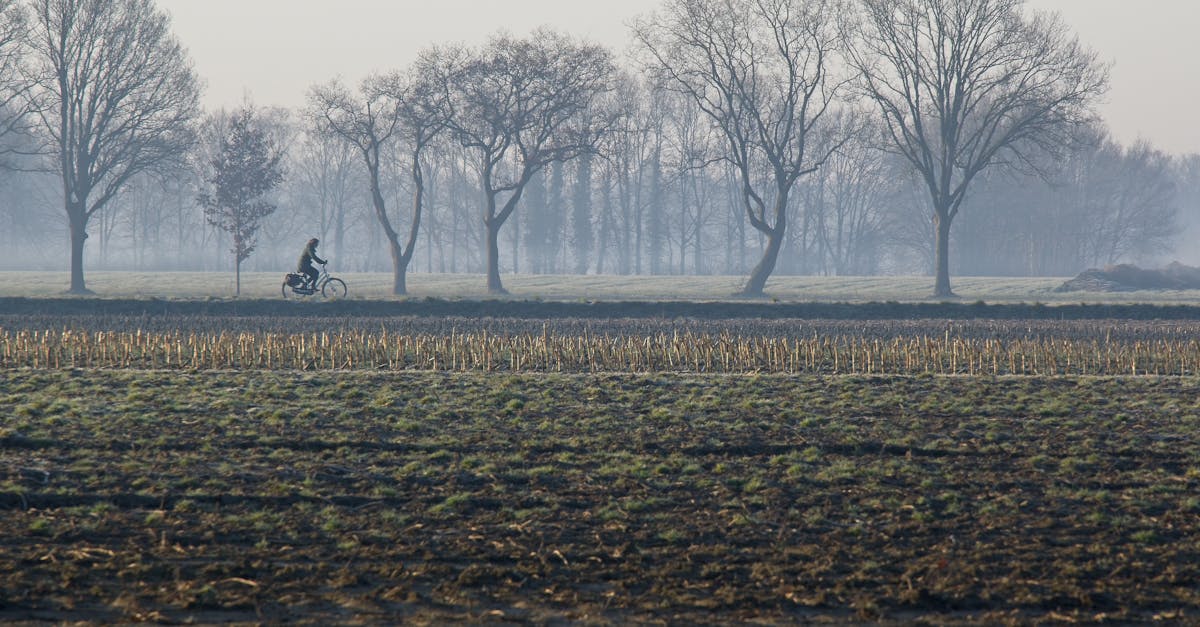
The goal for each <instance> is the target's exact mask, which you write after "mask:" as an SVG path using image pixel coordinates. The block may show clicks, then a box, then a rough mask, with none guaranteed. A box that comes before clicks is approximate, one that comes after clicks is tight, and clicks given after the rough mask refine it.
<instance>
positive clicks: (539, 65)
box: [440, 30, 615, 294]
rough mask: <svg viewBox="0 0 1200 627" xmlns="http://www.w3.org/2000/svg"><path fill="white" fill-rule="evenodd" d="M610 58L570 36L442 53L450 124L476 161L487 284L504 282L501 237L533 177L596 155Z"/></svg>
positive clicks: (536, 36) (499, 41)
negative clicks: (599, 107)
mask: <svg viewBox="0 0 1200 627" xmlns="http://www.w3.org/2000/svg"><path fill="white" fill-rule="evenodd" d="M611 56H612V55H611V54H610V53H609V52H608V51H607V50H605V49H604V48H602V47H600V46H597V45H593V44H587V43H578V42H576V41H574V40H572V39H571V38H570V37H568V36H566V35H562V34H559V33H555V32H552V31H548V30H539V31H535V32H534V33H533V34H532V35H531V36H530V37H529V38H527V39H515V38H513V37H510V36H508V35H499V36H497V37H495V38H493V39H492V40H491V41H490V42H489V43H488V44H487V45H486V46H485V47H484V48H482V49H480V50H473V51H471V50H461V49H459V50H450V49H448V50H444V51H443V53H442V61H441V68H442V74H441V76H442V80H441V82H440V83H441V85H442V87H443V89H444V90H445V93H446V95H447V102H448V103H449V107H450V108H449V114H448V116H447V120H448V124H449V126H450V128H451V129H452V130H453V133H454V136H455V137H456V139H457V140H458V141H459V142H460V143H461V145H462V146H463V147H465V148H467V149H469V150H471V151H472V152H473V153H474V155H475V157H476V158H477V159H478V162H477V163H478V173H479V180H480V184H481V187H482V189H483V196H484V202H483V205H484V206H483V223H484V226H485V227H486V235H487V243H486V246H487V286H488V291H489V292H491V293H493V294H503V293H505V290H504V286H503V284H502V283H501V281H500V251H499V243H498V240H499V233H500V227H502V226H503V225H504V223H505V221H507V220H508V218H509V217H510V216H511V215H512V214H513V212H514V211H516V209H517V207H518V205H519V203H520V200H521V194H522V192H523V191H524V189H525V186H526V185H527V184H528V183H529V181H530V179H532V178H533V176H534V175H535V174H536V173H538V172H539V171H541V170H542V169H543V168H545V167H546V166H548V165H550V164H552V163H554V162H560V161H567V160H570V159H573V158H575V157H577V156H579V155H582V154H590V153H594V152H595V151H596V146H597V143H598V141H599V139H600V137H601V136H602V135H603V133H604V132H605V131H606V130H607V129H608V128H609V126H610V125H611V123H612V119H613V118H612V117H611V116H604V115H594V114H593V115H589V113H594V112H595V108H596V107H597V105H598V103H599V101H600V96H601V95H603V94H604V93H606V92H607V91H608V90H609V89H610V83H611V82H612V79H613V77H614V75H615V69H614V67H613V63H612V59H611Z"/></svg>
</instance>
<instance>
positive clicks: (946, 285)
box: [933, 209, 954, 298]
mask: <svg viewBox="0 0 1200 627" xmlns="http://www.w3.org/2000/svg"><path fill="white" fill-rule="evenodd" d="M935 211H936V212H935V213H934V217H933V230H934V262H933V266H934V271H933V273H934V277H935V278H934V286H933V295H934V296H935V297H938V298H949V297H951V296H954V292H952V291H951V290H950V217H949V215H948V214H947V213H946V212H945V211H943V210H940V209H938V210H935Z"/></svg>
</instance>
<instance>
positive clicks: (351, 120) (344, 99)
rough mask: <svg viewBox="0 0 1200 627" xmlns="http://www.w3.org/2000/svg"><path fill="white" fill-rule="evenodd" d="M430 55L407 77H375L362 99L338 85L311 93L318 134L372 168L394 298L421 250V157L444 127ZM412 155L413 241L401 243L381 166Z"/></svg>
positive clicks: (405, 289) (404, 286)
mask: <svg viewBox="0 0 1200 627" xmlns="http://www.w3.org/2000/svg"><path fill="white" fill-rule="evenodd" d="M429 62H430V56H429V55H428V54H426V55H423V56H422V57H421V59H420V60H418V61H417V64H416V65H415V66H414V67H413V68H412V69H410V70H409V71H408V72H406V73H401V72H393V73H390V74H383V75H375V76H371V77H369V78H367V79H366V80H365V81H363V83H362V86H361V88H360V89H359V95H358V96H354V95H351V93H350V92H349V90H347V89H346V88H345V87H344V86H342V85H341V83H339V82H337V81H334V82H331V83H329V84H326V85H323V86H319V87H315V88H313V90H312V91H311V92H310V93H309V104H310V110H311V116H312V119H313V120H314V122H315V124H316V125H317V128H318V129H321V130H323V131H324V132H328V133H332V134H334V135H336V136H338V137H340V138H342V139H343V140H344V141H346V142H348V143H350V144H351V145H353V146H354V147H355V148H356V149H357V150H358V152H359V155H360V156H361V157H362V160H363V164H364V165H365V166H366V168H367V180H368V184H369V186H370V194H371V203H372V206H373V207H374V208H375V217H376V219H377V220H378V221H379V225H380V227H382V228H383V232H384V235H386V236H387V240H388V246H389V248H390V251H391V255H392V293H393V294H395V295H404V294H407V293H408V282H407V276H408V264H409V263H410V262H411V261H412V257H413V253H414V251H415V250H416V245H417V237H418V235H419V233H420V227H421V213H422V211H423V210H424V205H425V170H424V168H423V165H422V157H423V153H424V152H425V150H426V148H428V147H429V146H430V144H431V143H432V142H433V141H434V139H435V138H436V137H437V135H438V133H440V132H441V131H442V129H443V128H444V127H445V123H444V120H443V114H444V111H445V107H444V105H443V104H442V103H441V100H440V99H441V97H442V94H443V93H444V91H443V90H442V89H441V88H440V85H439V84H437V83H434V82H430V80H428V76H429V74H428V73H427V72H428V63H429ZM392 149H396V150H402V151H404V152H405V153H406V154H407V157H408V164H409V168H410V170H409V173H410V175H411V177H412V183H413V201H412V216H411V220H410V224H409V232H408V239H407V240H406V241H405V242H404V243H403V244H401V242H400V233H399V232H398V231H397V230H396V227H395V226H393V224H392V219H391V217H390V216H389V215H388V209H387V200H386V198H385V196H384V193H383V176H384V173H383V172H382V167H381V166H382V165H383V164H384V163H386V161H387V154H386V151H388V150H392Z"/></svg>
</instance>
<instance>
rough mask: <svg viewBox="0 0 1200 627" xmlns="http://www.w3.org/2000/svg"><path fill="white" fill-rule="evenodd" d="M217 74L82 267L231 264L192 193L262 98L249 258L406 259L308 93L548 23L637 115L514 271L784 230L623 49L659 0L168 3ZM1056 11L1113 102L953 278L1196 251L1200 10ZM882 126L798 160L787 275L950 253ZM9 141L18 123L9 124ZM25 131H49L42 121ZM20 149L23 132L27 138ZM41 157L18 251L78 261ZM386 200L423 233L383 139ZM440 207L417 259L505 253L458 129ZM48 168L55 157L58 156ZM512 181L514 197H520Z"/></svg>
mask: <svg viewBox="0 0 1200 627" xmlns="http://www.w3.org/2000/svg"><path fill="white" fill-rule="evenodd" d="M158 6H159V7H161V8H162V9H163V10H165V11H166V12H167V13H169V14H170V15H171V16H172V32H173V33H174V36H175V37H177V38H178V40H179V42H180V43H181V44H182V45H183V46H184V48H185V49H186V52H187V55H188V56H189V58H190V59H191V62H192V63H193V67H194V70H195V73H196V74H197V75H198V76H199V78H200V79H201V80H202V81H203V83H204V86H205V90H204V92H203V97H202V100H201V103H202V105H203V109H204V110H203V111H202V115H201V116H200V118H199V119H197V120H196V128H198V129H199V132H198V135H197V138H198V141H197V143H196V144H195V146H194V147H193V149H192V150H190V151H189V152H188V153H187V154H186V155H183V156H182V157H181V158H180V159H178V163H177V164H175V165H173V166H172V167H169V168H151V169H148V170H147V171H145V172H142V173H140V174H138V175H137V176H134V177H133V178H131V179H130V180H129V182H128V184H127V185H125V186H123V187H122V189H121V190H120V191H119V192H118V193H117V194H116V195H115V196H114V197H113V198H112V200H111V201H109V203H108V204H107V205H106V206H104V207H103V208H102V209H100V210H99V211H97V212H96V213H95V214H94V215H93V216H92V217H91V220H90V223H89V226H88V238H87V240H86V247H85V248H84V267H85V268H86V269H87V270H139V271H151V270H210V271H232V270H233V268H234V258H233V254H232V252H231V251H230V248H231V246H232V243H231V241H230V237H229V234H228V233H226V232H224V231H222V230H221V229H218V228H216V227H214V226H213V225H212V224H211V223H210V222H209V221H208V220H206V218H205V214H204V211H203V210H202V208H201V207H200V205H199V203H198V202H197V198H198V196H199V195H200V194H202V193H204V192H205V191H206V183H205V179H206V177H207V176H208V175H209V174H208V170H209V165H210V160H211V157H212V155H213V153H214V151H215V147H216V146H219V144H220V141H221V138H222V136H223V133H225V132H226V131H227V130H228V118H229V115H230V114H231V112H232V111H233V110H234V109H236V108H238V107H242V106H246V105H250V104H252V105H254V106H255V107H256V108H257V111H258V113H259V114H260V119H261V120H262V121H263V124H264V126H265V128H267V129H268V130H269V134H270V136H271V137H272V138H274V141H275V142H276V143H277V145H278V146H279V147H280V148H281V149H282V150H283V153H284V156H283V165H284V167H283V170H284V172H285V177H284V181H283V183H282V184H281V185H280V186H279V187H278V188H277V189H275V190H274V191H272V192H271V194H270V195H269V198H268V199H269V201H270V202H271V203H272V204H273V205H275V206H276V209H275V211H274V212H273V213H271V214H270V215H269V216H267V217H266V218H264V219H263V222H262V226H261V229H260V230H259V232H258V234H257V245H256V246H255V247H254V250H253V252H252V254H250V255H249V256H248V257H247V258H246V260H245V261H244V262H243V263H242V265H241V268H242V270H243V271H278V272H283V271H289V270H292V269H293V268H294V266H295V263H296V258H297V256H298V255H299V253H300V251H301V248H302V247H303V245H304V242H305V241H307V240H308V239H309V238H310V237H319V238H321V240H322V245H321V249H320V250H321V253H322V254H323V255H325V256H327V257H329V258H330V259H331V261H332V264H331V267H333V268H336V269H337V271H339V272H391V271H393V269H394V261H393V258H392V255H391V253H390V250H389V246H388V241H387V238H386V236H385V235H384V233H383V232H382V230H381V228H380V225H379V221H378V219H377V215H376V208H375V206H374V205H373V201H372V197H371V194H370V193H369V189H370V181H369V179H368V177H367V172H366V171H365V170H364V168H363V167H362V166H361V159H360V155H359V154H357V153H356V151H355V149H354V148H353V147H352V146H349V145H347V144H346V142H344V141H340V140H339V138H337V137H336V136H333V135H331V134H330V133H329V132H327V131H325V132H323V131H322V130H321V129H319V128H317V127H316V126H315V125H314V123H313V119H312V116H311V115H310V109H311V103H310V102H309V101H308V100H307V99H308V96H309V92H310V90H311V89H312V88H313V87H314V86H316V85H324V84H327V83H328V82H329V81H330V80H332V79H335V78H340V79H341V80H342V82H343V83H344V84H345V85H346V86H347V87H348V88H349V89H351V90H353V89H355V88H356V87H357V84H358V81H359V80H361V79H362V78H363V77H366V76H368V75H370V74H372V73H377V72H386V71H389V70H394V69H396V70H398V69H404V68H407V67H409V66H411V64H413V63H414V61H415V60H416V59H417V56H418V54H419V53H420V52H421V51H423V50H427V49H429V48H430V47H431V46H438V45H464V46H467V47H472V46H476V47H477V46H481V45H483V44H484V43H485V42H486V41H487V40H488V39H489V37H491V36H492V35H494V34H495V33H496V32H497V31H499V30H504V31H507V32H509V33H512V34H513V35H514V36H516V37H525V36H527V35H528V34H529V33H530V32H531V31H532V30H533V29H534V28H537V27H549V28H551V29H554V30H555V31H558V32H562V33H568V34H570V35H572V36H575V37H578V38H579V39H580V40H588V41H594V42H597V43H599V44H601V45H602V46H604V47H606V48H607V49H608V50H610V51H611V53H612V55H613V59H614V62H615V63H616V64H617V65H618V66H619V67H620V68H621V71H622V73H623V75H624V76H625V77H627V78H626V79H624V80H626V81H628V85H629V89H628V91H625V92H622V96H621V98H622V99H624V100H625V101H626V103H627V104H629V103H633V104H635V105H636V106H634V107H633V111H632V113H631V114H630V117H629V118H628V119H627V120H626V122H625V125H624V126H623V127H622V128H621V129H620V130H621V132H620V133H619V134H618V135H617V136H615V137H616V139H613V140H611V141H606V142H603V143H602V145H601V146H600V149H599V150H598V151H597V153H596V154H594V155H587V156H581V157H578V158H572V159H568V160H565V161H561V162H554V163H548V164H547V166H546V167H545V168H544V169H542V170H540V171H538V172H536V173H535V174H534V175H533V176H532V177H530V180H529V181H528V185H527V187H526V188H525V189H524V190H523V193H522V195H521V198H520V204H519V205H518V208H517V211H515V212H514V213H513V214H512V218H511V219H510V220H508V222H507V223H505V224H504V226H503V227H502V228H501V229H500V231H499V253H500V254H499V263H500V271H501V272H502V273H505V274H512V273H539V274H563V275H569V274H578V273H587V274H622V275H712V274H721V275H745V274H747V273H750V272H751V271H752V269H754V268H755V266H756V264H757V263H759V260H760V258H761V257H762V256H763V252H764V249H765V248H766V246H767V240H766V239H765V238H764V236H763V235H762V234H761V233H760V232H758V231H756V230H755V229H754V228H751V225H750V224H749V220H748V218H747V215H746V210H745V207H744V204H743V203H742V202H741V201H740V200H739V197H740V193H741V182H740V181H739V180H738V176H737V173H736V172H735V171H734V170H733V169H732V168H731V167H730V166H729V164H728V163H726V162H724V161H722V160H721V159H720V158H718V157H720V155H719V154H718V153H719V148H718V146H719V142H714V139H713V136H711V135H709V134H707V132H706V131H705V130H704V129H706V128H708V127H709V122H708V121H706V120H705V118H704V116H703V113H702V112H700V111H698V110H696V108H695V107H694V106H691V105H689V103H688V102H687V101H686V99H684V98H680V97H678V95H676V94H671V93H663V92H658V91H655V90H654V89H652V86H651V84H650V82H649V81H648V80H646V76H647V73H646V68H645V67H644V66H643V63H644V59H643V58H641V57H639V56H637V55H634V54H629V52H630V49H631V41H632V39H631V31H630V27H631V24H632V20H633V19H634V18H635V17H636V16H639V15H644V14H645V13H646V11H647V9H648V8H653V7H652V6H651V5H649V4H648V3H645V2H643V1H634V0H613V1H610V2H606V3H573V2H572V3H564V2H553V1H550V0H545V1H528V0H522V1H520V2H507V3H496V2H475V1H467V0H458V1H447V2H441V3H436V5H435V3H417V2H408V1H403V2H394V1H385V0H347V1H344V2H340V3H337V4H336V8H335V5H333V4H331V3H328V2H318V1H313V2H300V1H297V0H254V1H253V2H246V1H245V0H240V1H237V2H234V1H233V0H205V1H204V2H195V1H194V0H159V2H158ZM1028 6H1029V7H1030V8H1033V9H1047V10H1052V11H1059V12H1061V15H1062V18H1063V20H1064V22H1066V23H1067V24H1068V25H1069V26H1070V27H1071V28H1073V29H1075V30H1076V34H1078V36H1079V38H1080V40H1081V41H1082V42H1083V43H1084V44H1085V45H1087V46H1090V47H1091V48H1092V49H1093V50H1094V51H1095V52H1096V54H1097V57H1098V59H1099V60H1100V61H1101V62H1105V63H1111V73H1110V81H1109V89H1108V90H1107V92H1106V93H1105V94H1104V95H1103V97H1102V98H1101V99H1100V100H1099V101H1098V102H1097V103H1096V106H1095V110H1096V112H1097V113H1098V114H1099V118H1098V119H1097V120H1094V121H1093V122H1092V123H1091V124H1088V125H1086V126H1082V127H1080V128H1076V129H1073V130H1072V138H1073V139H1074V140H1078V141H1072V142H1071V145H1070V147H1069V149H1065V150H1062V151H1057V152H1056V153H1054V154H1051V153H1039V152H1036V151H1034V152H1033V153H1031V156H1030V157H1029V158H1028V160H1027V161H1026V162H1025V163H1022V164H1018V165H1020V166H1021V167H1009V168H1004V167H999V168H991V169H988V170H987V171H986V172H984V173H983V174H981V175H980V176H979V178H978V180H977V181H976V182H975V183H973V184H972V188H971V191H970V193H969V194H968V195H967V198H966V200H965V201H964V203H963V205H962V209H961V213H960V215H959V217H958V218H957V219H956V221H955V223H954V227H953V230H952V232H951V245H950V267H951V271H952V273H953V274H956V275H980V276H982V275H995V276H1072V275H1075V274H1077V273H1078V272H1080V271H1082V270H1084V269H1086V268H1089V267H1099V266H1104V265H1108V264H1115V263H1136V264H1140V265H1144V266H1156V265H1162V264H1165V263H1167V262H1169V261H1172V260H1178V261H1182V262H1184V263H1188V264H1193V265H1200V250H1198V248H1197V246H1195V242H1196V241H1198V238H1200V124H1197V123H1196V122H1195V121H1194V119H1193V116H1192V115H1191V114H1190V112H1189V109H1191V108H1192V107H1190V106H1189V103H1193V102H1196V100H1197V96H1198V94H1197V93H1196V91H1200V82H1198V81H1196V80H1195V73H1194V69H1192V63H1193V61H1194V59H1196V58H1200V48H1198V46H1200V44H1198V43H1197V41H1196V39H1195V38H1193V37H1192V36H1191V34H1190V33H1185V32H1183V29H1184V28H1188V27H1189V26H1191V25H1194V24H1196V23H1200V5H1197V4H1195V3H1189V2H1159V3H1155V4H1153V5H1152V6H1153V8H1152V9H1148V8H1146V5H1144V4H1136V3H1129V2H1126V1H1123V0H1113V1H1105V0H1030V2H1028ZM882 136H883V133H882V132H879V133H876V134H874V135H870V136H869V137H868V136H866V135H865V136H864V137H863V138H859V139H855V140H853V141H849V142H847V143H845V145H844V146H843V149H842V150H840V151H838V152H837V154H835V155H834V156H833V157H832V158H831V160H830V161H829V162H828V163H826V164H823V167H820V168H818V169H816V171H814V172H812V173H811V174H807V175H805V176H804V177H802V178H801V179H800V180H799V181H798V183H797V184H796V188H795V191H794V192H793V193H792V194H791V196H790V197H789V199H788V203H787V211H788V215H789V216H790V218H789V224H788V230H787V232H786V234H785V236H784V242H783V246H782V248H781V250H780V253H779V257H778V263H777V264H776V266H775V273H776V274H814V275H867V274H903V275H924V274H930V273H932V272H933V266H934V253H935V250H934V248H935V247H934V239H933V235H932V232H933V229H932V227H931V222H930V220H931V217H930V207H929V202H930V201H929V196H928V193H927V192H926V191H925V190H924V189H923V182H922V181H921V179H920V178H919V176H918V175H917V174H915V173H914V172H913V171H912V169H911V168H910V167H908V165H907V164H906V163H905V162H904V161H903V160H902V159H900V158H898V157H897V155H896V154H894V153H892V152H889V151H887V150H883V149H882V148H881V146H880V145H879V143H878V141H877V139H878V138H879V137H882ZM12 141H18V140H15V139H12V138H10V143H11V142H12ZM20 141H26V142H30V145H32V143H35V140H34V139H21V140H20ZM18 152H22V151H18ZM33 159H34V158H32V157H19V156H17V157H12V158H11V159H10V166H15V167H9V168H7V169H5V170H4V171H0V243H2V244H3V245H4V247H5V250H6V254H5V255H4V256H3V258H2V259H0V268H2V269H6V270H15V269H41V270H66V269H67V268H68V267H69V261H70V234H69V231H68V222H67V217H66V215H65V214H64V212H63V209H62V206H63V188H62V181H61V177H60V176H58V175H56V174H54V173H52V172H48V171H43V172H37V171H36V170H38V169H39V166H38V165H37V163H35V161H34V160H33ZM381 160H382V168H381V179H380V181H379V184H380V185H379V186H380V193H381V197H382V199H383V200H384V202H385V204H386V207H387V212H388V213H389V215H390V216H391V219H392V220H393V221H394V222H395V225H396V230H397V231H400V232H401V233H405V234H406V233H407V230H408V228H409V224H410V221H411V204H412V198H413V192H414V191H415V189H414V183H413V181H412V178H411V176H410V175H409V170H410V167H411V163H410V161H409V160H408V159H407V156H406V153H405V152H404V151H403V150H399V149H394V150H390V151H388V150H385V151H384V152H383V153H382V154H381ZM422 160H423V161H422V163H423V164H424V166H425V177H426V178H425V181H424V184H425V185H426V186H427V187H426V188H425V189H424V193H425V197H424V202H425V207H424V214H423V218H422V221H421V223H420V228H419V233H418V236H417V239H416V245H415V250H414V252H413V255H412V260H411V262H410V264H409V265H408V267H407V270H408V271H409V272H435V273H479V274H482V273H484V272H486V270H487V264H488V260H487V247H486V245H485V244H486V239H487V232H486V228H485V224H484V221H483V219H482V214H481V191H480V177H479V172H478V171H477V169H476V165H477V160H475V158H474V157H473V156H472V155H471V154H470V153H469V151H466V150H465V149H464V148H463V146H462V145H458V144H456V143H455V142H452V141H440V142H437V143H435V144H434V145H432V146H431V147H430V149H429V150H428V151H427V152H426V153H425V154H424V155H423V157H422ZM43 169H44V168H43ZM502 200H503V198H502Z"/></svg>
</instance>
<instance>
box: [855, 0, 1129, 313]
mask: <svg viewBox="0 0 1200 627" xmlns="http://www.w3.org/2000/svg"><path fill="white" fill-rule="evenodd" d="M860 1H861V6H862V9H863V11H862V21H861V28H860V29H859V31H858V34H857V37H856V38H855V40H856V44H855V51H854V53H853V54H852V59H853V64H854V65H855V66H856V67H857V68H858V70H859V71H860V73H861V77H862V88H863V89H862V92H863V94H864V95H865V96H866V97H867V98H868V99H869V100H871V101H873V102H874V103H875V104H876V105H877V106H878V108H879V111H880V112H881V113H882V115H883V119H884V120H885V122H886V125H887V138H888V140H889V141H888V144H889V145H890V148H891V149H892V150H893V151H894V152H896V153H898V154H899V155H901V156H903V157H904V159H905V160H907V161H908V163H909V164H911V165H912V167H913V168H914V169H915V170H916V172H917V173H918V174H919V175H920V177H921V179H922V183H923V185H924V187H925V188H926V190H927V191H928V193H929V198H930V200H931V204H932V209H933V212H932V213H933V215H932V221H933V231H934V240H935V246H934V248H935V252H934V259H935V261H934V274H935V279H934V290H933V293H934V295H935V296H938V297H948V296H953V295H954V293H953V291H952V290H951V289H950V254H949V250H950V225H951V223H952V222H953V221H954V218H955V217H956V216H957V215H958V212H959V209H960V208H961V206H962V204H963V201H964V200H965V199H966V197H967V191H968V189H969V188H970V186H971V183H972V182H973V181H974V180H975V179H976V177H977V176H978V175H979V174H980V172H983V171H984V170H985V169H987V168H989V167H991V166H993V165H996V164H1003V163H1020V164H1030V163H1031V162H1030V159H1029V156H1030V154H1031V151H1034V150H1048V151H1051V152H1055V151H1057V150H1059V149H1060V147H1062V146H1065V145H1067V144H1068V143H1069V140H1070V137H1071V134H1072V132H1073V131H1074V130H1075V129H1076V128H1078V127H1079V125H1081V124H1084V123H1087V122H1089V121H1091V120H1092V119H1094V117H1095V116H1094V114H1093V112H1092V110H1091V105H1092V103H1093V102H1094V101H1095V99H1096V97H1098V96H1099V95H1100V94H1102V93H1103V92H1104V91H1105V89H1106V87H1107V81H1108V77H1107V69H1106V68H1105V67H1104V66H1103V65H1101V64H1099V63H1098V62H1097V61H1096V56H1095V54H1094V53H1092V52H1090V51H1088V50H1087V49H1085V48H1084V47H1083V46H1082V45H1081V44H1080V43H1079V41H1078V39H1077V38H1075V37H1073V36H1072V35H1071V34H1070V30H1069V29H1068V28H1067V27H1066V25H1065V24H1063V22H1062V19H1061V18H1060V17H1059V16H1057V15H1055V14H1048V13H1043V12H1033V13H1028V14H1027V13H1026V12H1025V11H1024V4H1025V2H1024V0H860Z"/></svg>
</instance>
